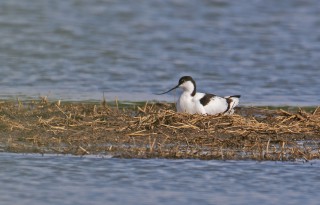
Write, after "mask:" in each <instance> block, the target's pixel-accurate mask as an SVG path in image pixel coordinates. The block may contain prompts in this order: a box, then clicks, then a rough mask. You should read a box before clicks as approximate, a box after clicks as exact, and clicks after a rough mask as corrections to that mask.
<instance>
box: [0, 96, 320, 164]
mask: <svg viewBox="0 0 320 205" xmlns="http://www.w3.org/2000/svg"><path fill="white" fill-rule="evenodd" d="M174 110H175V108H174V105H173V104H168V103H143V104H142V103H140V105H139V104H131V105H124V104H119V103H118V102H114V103H107V102H106V101H103V102H101V103H88V102H87V103H80V102H76V103H67V102H65V103H60V101H58V102H49V101H48V100H47V99H45V98H43V99H41V100H36V101H26V102H21V101H18V102H9V101H3V102H1V103H0V130H1V132H0V151H6V152H23V153H25V152H36V153H43V154H45V153H59V154H74V155H88V154H101V155H112V156H113V157H123V158H197V159H254V160H295V159H304V160H310V159H319V158H320V109H318V108H309V109H305V108H304V109H300V108H296V109H295V110H289V109H281V108H274V109H269V108H268V109H266V108H261V107H260V108H258V107H240V108H238V109H237V110H236V113H235V114H234V115H231V116H225V115H216V116H211V115H208V116H203V115H190V114H185V113H177V112H175V111H174Z"/></svg>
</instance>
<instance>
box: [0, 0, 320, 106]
mask: <svg viewBox="0 0 320 205" xmlns="http://www.w3.org/2000/svg"><path fill="white" fill-rule="evenodd" d="M319 10H320V1H300V0H284V1H281V2H279V1H277V0H270V1H261V0H249V1H244V0H239V1H198V0H189V1H180V0H174V1H172V0H153V1H148V0H138V1H130V0H124V1H116V0H110V1H100V0H91V1H79V0H70V1H63V0H56V1H43V0H32V1H20V0H10V1H1V2H0V27H1V29H0V38H1V44H0V64H1V76H0V88H1V98H4V97H9V98H10V97H15V96H19V95H27V96H38V95H39V93H40V94H41V95H49V96H50V97H53V98H63V99H69V100H70V99H71V100H86V99H101V96H102V93H103V92H105V93H106V95H107V97H108V98H109V99H114V98H115V96H116V95H117V96H119V98H120V99H126V100H152V99H157V100H162V99H165V100H170V101H172V100H174V98H173V97H170V95H168V96H160V97H159V96H155V95H152V93H155V92H159V91H164V90H166V89H167V88H169V87H172V85H175V84H176V82H177V80H178V79H179V77H181V76H182V75H186V74H188V75H192V76H193V77H194V78H195V79H196V80H197V82H198V85H199V86H198V87H199V88H200V90H201V91H203V92H212V93H215V94H219V95H232V94H241V95H242V96H243V99H242V102H243V103H244V104H270V103H272V104H288V103H289V104H296V105H318V104H319V101H320V98H319V95H318V90H317V89H318V86H316V85H318V84H319V78H318V75H317V74H318V71H319V67H318V65H319V64H320V58H319V51H320V30H319V29H320V27H319V24H320V13H319V12H318V11H319ZM131 92H134V93H135V95H130V93H131ZM140 93H143V94H140ZM132 96H134V98H133V97H132Z"/></svg>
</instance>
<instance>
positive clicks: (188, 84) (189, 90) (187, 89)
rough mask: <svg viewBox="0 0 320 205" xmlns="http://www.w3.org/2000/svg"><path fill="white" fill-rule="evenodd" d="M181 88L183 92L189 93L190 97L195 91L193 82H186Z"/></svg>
mask: <svg viewBox="0 0 320 205" xmlns="http://www.w3.org/2000/svg"><path fill="white" fill-rule="evenodd" d="M179 87H180V88H182V90H183V92H185V93H188V94H190V95H191V93H192V92H193V90H194V89H195V88H194V85H193V83H192V82H191V81H186V82H184V83H182V84H181V85H180V86H179Z"/></svg>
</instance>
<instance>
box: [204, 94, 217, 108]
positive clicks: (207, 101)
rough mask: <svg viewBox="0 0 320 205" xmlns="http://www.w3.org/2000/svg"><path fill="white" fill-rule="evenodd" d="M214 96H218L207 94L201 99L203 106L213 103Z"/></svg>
mask: <svg viewBox="0 0 320 205" xmlns="http://www.w3.org/2000/svg"><path fill="white" fill-rule="evenodd" d="M214 96H216V95H214V94H208V93H206V94H205V95H204V96H203V97H202V98H201V99H200V103H201V104H202V105H203V106H206V105H207V104H208V103H209V102H210V101H211V99H212V98H213V97H214Z"/></svg>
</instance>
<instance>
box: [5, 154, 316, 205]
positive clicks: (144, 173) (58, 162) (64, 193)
mask: <svg viewBox="0 0 320 205" xmlns="http://www.w3.org/2000/svg"><path fill="white" fill-rule="evenodd" d="M319 165H320V163H319V161H311V162H307V163H303V162H254V161H200V160H163V159H149V160H140V159H112V158H102V157H94V156H88V157H84V158H81V157H72V156H55V155H45V156H40V155H33V154H28V155H22V154H8V153H0V170H1V171H0V183H1V188H0V200H1V204H17V205H20V204H35V205H37V204H186V203H188V204H318V203H319V199H320V197H319V194H318V188H319V186H320V180H319V174H318V170H319V168H320V166H319Z"/></svg>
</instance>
